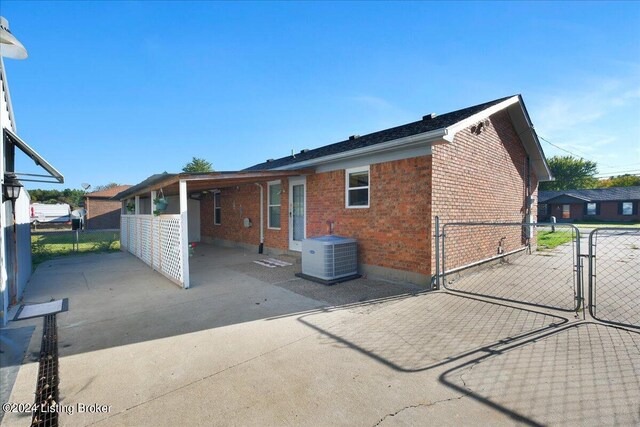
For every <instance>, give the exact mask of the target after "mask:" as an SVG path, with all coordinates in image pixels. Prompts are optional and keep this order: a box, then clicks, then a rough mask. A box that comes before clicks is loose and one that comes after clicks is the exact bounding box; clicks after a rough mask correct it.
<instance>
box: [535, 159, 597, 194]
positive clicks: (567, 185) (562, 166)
mask: <svg viewBox="0 0 640 427" xmlns="http://www.w3.org/2000/svg"><path fill="white" fill-rule="evenodd" d="M549 168H550V169H551V174H552V175H553V176H554V178H555V181H550V182H541V183H540V190H572V189H579V188H595V187H597V186H598V179H597V178H596V177H595V174H596V173H597V172H598V165H597V164H596V162H592V161H590V160H584V159H577V158H575V157H572V156H553V157H552V158H550V159H549Z"/></svg>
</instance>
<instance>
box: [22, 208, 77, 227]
mask: <svg viewBox="0 0 640 427" xmlns="http://www.w3.org/2000/svg"><path fill="white" fill-rule="evenodd" d="M30 207H31V224H33V226H34V227H35V226H37V225H38V224H61V223H69V222H70V221H71V207H70V206H69V205H68V204H67V203H57V204H55V205H48V204H45V203H32V204H31V206H30Z"/></svg>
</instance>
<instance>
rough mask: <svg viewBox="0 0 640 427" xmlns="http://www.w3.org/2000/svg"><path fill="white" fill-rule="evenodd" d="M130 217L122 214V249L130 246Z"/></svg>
mask: <svg viewBox="0 0 640 427" xmlns="http://www.w3.org/2000/svg"><path fill="white" fill-rule="evenodd" d="M128 237H129V217H128V216H126V215H122V216H121V217H120V247H121V248H122V249H128V248H129V239H128Z"/></svg>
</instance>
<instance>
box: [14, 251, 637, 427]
mask: <svg viewBox="0 0 640 427" xmlns="http://www.w3.org/2000/svg"><path fill="white" fill-rule="evenodd" d="M258 258H264V256H259V255H257V254H253V253H249V252H245V251H241V250H232V249H220V248H213V247H209V246H206V245H203V246H200V247H198V249H197V250H196V256H195V257H194V258H193V259H192V262H191V270H192V283H193V284H192V288H191V289H189V290H182V289H179V288H178V287H176V286H175V285H173V284H171V283H170V282H169V281H168V280H166V279H164V278H163V277H162V276H159V275H158V274H157V273H154V272H152V271H151V270H150V269H149V268H148V267H147V266H146V265H144V264H143V263H142V262H141V261H139V260H137V259H136V258H134V257H133V256H131V255H128V254H124V253H117V254H107V255H92V256H85V257H75V258H65V259H60V260H56V261H52V262H48V263H45V264H43V265H41V266H40V267H39V268H38V270H37V271H36V273H35V274H34V276H33V279H32V281H31V284H30V285H29V287H28V289H27V293H26V296H25V299H26V300H27V301H29V302H42V301H48V300H49V299H51V298H59V297H69V300H70V310H69V312H67V313H63V314H59V315H58V316H57V317H58V336H59V352H60V395H61V402H60V403H61V404H64V405H73V406H74V407H77V406H75V405H77V404H79V403H83V404H101V405H108V406H110V408H109V411H108V412H106V413H78V412H77V411H76V412H74V413H73V414H65V413H63V414H61V424H63V425H74V426H75V425H93V424H97V425H154V426H155V425H167V426H170V425H300V424H303V425H328V424H337V425H365V426H367V425H369V426H374V425H460V424H467V425H487V424H491V425H495V424H504V425H512V424H513V423H514V422H521V423H524V424H529V425H537V424H548V423H551V424H572V425H575V424H587V423H589V424H591V425H593V424H594V423H595V424H598V425H606V424H609V425H613V424H628V425H630V424H638V423H639V422H640V335H639V334H637V333H634V332H630V331H628V330H625V329H620V328H614V327H610V326H604V325H601V324H595V323H586V322H576V321H575V319H574V318H573V317H571V315H567V314H566V313H562V312H555V311H552V310H544V309H535V310H532V309H530V308H527V307H525V306H520V305H517V304H509V305H507V304H501V303H496V302H490V301H488V300H485V299H482V298H471V297H469V296H463V295H457V294H454V293H451V292H431V293H424V292H421V290H420V289H419V288H416V287H413V286H409V285H397V284H391V283H386V282H382V281H374V280H367V279H359V280H357V281H353V282H348V283H344V284H340V285H336V286H333V287H324V286H322V285H318V284H314V283H311V282H307V281H304V280H301V279H298V278H295V277H294V276H293V273H294V272H295V271H296V270H298V269H299V265H298V264H296V262H295V259H293V258H288V257H277V258H279V259H281V260H284V261H290V262H291V263H292V265H291V266H289V267H277V268H275V269H269V268H266V267H263V266H259V265H257V264H255V263H253V260H255V259H258ZM28 326H34V327H35V328H36V330H35V332H34V333H33V336H32V339H31V344H30V348H29V353H28V354H27V358H26V360H25V363H24V364H23V365H22V366H20V369H19V371H18V374H17V379H16V382H15V385H14V387H13V391H12V393H11V397H10V402H14V403H27V402H32V401H33V393H34V386H35V381H36V377H37V364H35V363H33V362H31V360H32V358H33V357H34V354H36V355H37V352H38V350H39V343H40V339H41V320H39V319H36V320H28V321H22V322H13V323H12V325H11V327H12V328H14V327H15V328H17V327H28ZM3 387H4V385H3ZM29 422H30V418H29V416H28V415H26V416H25V415H20V414H15V413H8V414H6V415H5V417H4V420H3V425H29Z"/></svg>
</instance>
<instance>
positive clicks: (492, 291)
mask: <svg viewBox="0 0 640 427" xmlns="http://www.w3.org/2000/svg"><path fill="white" fill-rule="evenodd" d="M440 238H441V257H442V265H441V271H442V275H441V280H442V284H443V285H444V287H445V288H446V289H449V290H453V291H458V292H463V293H467V294H473V295H480V296H487V297H492V298H497V299H501V300H505V301H511V302H519V303H525V304H531V305H535V306H540V307H546V308H554V309H559V310H563V311H576V310H578V309H579V308H580V307H581V301H582V291H581V290H582V287H581V275H580V269H581V258H580V256H579V255H580V231H579V230H578V229H577V228H576V227H574V226H572V225H570V224H523V223H448V224H444V226H443V227H442V234H441V235H440Z"/></svg>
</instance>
